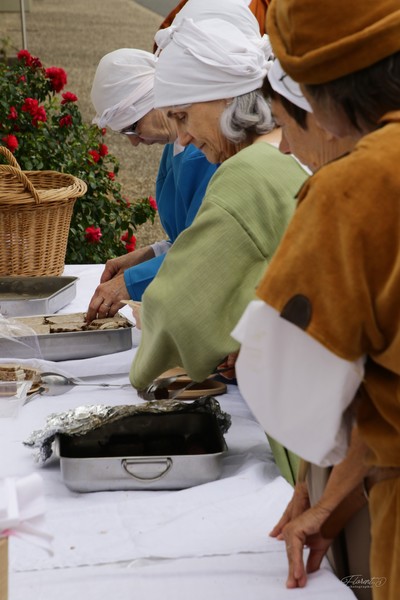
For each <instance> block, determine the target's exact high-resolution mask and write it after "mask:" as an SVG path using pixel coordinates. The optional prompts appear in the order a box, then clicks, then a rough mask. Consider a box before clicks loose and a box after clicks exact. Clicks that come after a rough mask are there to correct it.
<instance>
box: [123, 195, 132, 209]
mask: <svg viewBox="0 0 400 600" xmlns="http://www.w3.org/2000/svg"><path fill="white" fill-rule="evenodd" d="M122 200H123V201H124V202H125V204H126V208H129V207H130V205H131V203H130V202H129V200H128V198H126V197H124V198H122Z"/></svg>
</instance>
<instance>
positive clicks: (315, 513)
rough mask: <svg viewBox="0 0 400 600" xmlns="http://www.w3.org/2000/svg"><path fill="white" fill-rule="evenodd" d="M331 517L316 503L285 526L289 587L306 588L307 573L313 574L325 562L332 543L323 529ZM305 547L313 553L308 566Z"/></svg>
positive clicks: (284, 536)
mask: <svg viewBox="0 0 400 600" xmlns="http://www.w3.org/2000/svg"><path fill="white" fill-rule="evenodd" d="M329 515H330V511H329V510H327V509H326V508H324V507H322V506H320V505H319V504H316V505H315V506H313V507H312V508H309V509H308V510H306V511H305V512H304V513H303V514H301V515H300V516H298V517H296V518H295V519H293V520H291V521H290V522H289V523H288V524H287V525H285V526H284V527H283V530H282V537H283V539H284V540H285V543H286V553H287V557H288V561H289V575H288V578H287V581H286V587H288V588H296V587H304V586H305V585H306V583H307V573H313V572H314V571H317V570H318V569H319V567H320V565H321V561H322V559H323V557H324V556H325V554H326V552H327V550H328V548H329V546H330V545H331V543H332V540H327V539H325V538H324V537H322V535H321V526H322V524H323V523H324V521H325V520H326V519H327V518H328V516H329ZM305 546H307V547H308V548H309V550H310V551H309V555H308V559H307V565H306V567H305V566H304V562H303V548H304V547H305Z"/></svg>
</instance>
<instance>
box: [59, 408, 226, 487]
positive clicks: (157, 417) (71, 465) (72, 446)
mask: <svg viewBox="0 0 400 600" xmlns="http://www.w3.org/2000/svg"><path fill="white" fill-rule="evenodd" d="M57 446H58V454H59V456H60V465H61V474H62V478H63V480H64V483H65V485H66V486H67V487H68V488H69V489H71V490H73V491H76V492H98V491H104V490H143V489H146V490H173V489H183V488H188V487H192V486H195V485H201V484H203V483H208V482H209V481H214V480H215V479H217V478H218V477H219V475H220V472H221V466H222V459H223V457H224V455H225V454H226V452H227V447H226V444H225V440H224V437H223V435H222V433H221V431H220V429H219V427H218V424H217V420H216V418H215V415H212V414H207V413H166V414H150V413H149V414H140V415H133V416H131V417H127V418H125V419H123V420H120V421H117V422H114V423H111V424H108V425H104V426H103V427H100V428H99V429H97V430H94V431H91V432H89V433H87V434H86V435H83V436H75V437H70V436H66V435H59V436H58V439H57ZM168 450H170V452H169V451H168ZM177 450H178V452H177Z"/></svg>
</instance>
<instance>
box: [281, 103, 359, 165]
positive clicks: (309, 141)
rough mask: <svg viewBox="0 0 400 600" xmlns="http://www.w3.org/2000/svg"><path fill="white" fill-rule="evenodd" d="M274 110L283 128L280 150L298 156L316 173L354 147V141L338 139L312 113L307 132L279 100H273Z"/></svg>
mask: <svg viewBox="0 0 400 600" xmlns="http://www.w3.org/2000/svg"><path fill="white" fill-rule="evenodd" d="M271 110H272V113H273V115H274V117H275V120H276V123H277V124H279V125H280V126H281V127H282V140H281V143H280V146H279V149H280V151H281V152H283V153H284V154H294V156H296V157H297V158H298V160H299V161H300V162H301V163H302V164H303V165H306V166H307V167H309V169H310V170H311V171H313V172H314V171H316V170H317V169H319V168H320V167H321V166H322V165H324V164H326V163H327V162H329V161H331V160H333V159H335V158H338V157H339V156H342V155H343V154H345V153H346V152H348V151H349V150H351V149H352V148H353V145H354V141H353V140H352V139H351V138H349V137H343V138H340V139H338V138H335V137H334V136H333V135H331V134H329V133H328V132H327V131H325V130H324V129H322V128H321V127H320V126H319V124H318V123H317V121H316V119H315V116H314V115H313V114H312V113H309V114H307V122H306V123H307V129H303V128H302V127H300V125H299V124H298V123H297V122H296V121H295V119H293V117H292V116H291V115H289V113H288V112H286V110H285V108H284V106H283V104H282V103H281V102H280V101H279V100H278V99H276V98H273V99H272V100H271Z"/></svg>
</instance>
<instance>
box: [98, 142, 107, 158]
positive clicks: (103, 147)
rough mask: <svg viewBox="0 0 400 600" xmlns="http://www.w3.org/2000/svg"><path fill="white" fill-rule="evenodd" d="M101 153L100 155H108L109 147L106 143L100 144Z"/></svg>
mask: <svg viewBox="0 0 400 600" xmlns="http://www.w3.org/2000/svg"><path fill="white" fill-rule="evenodd" d="M99 154H100V156H107V154H108V147H107V146H106V145H105V144H99Z"/></svg>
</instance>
